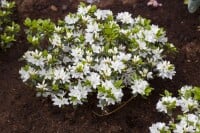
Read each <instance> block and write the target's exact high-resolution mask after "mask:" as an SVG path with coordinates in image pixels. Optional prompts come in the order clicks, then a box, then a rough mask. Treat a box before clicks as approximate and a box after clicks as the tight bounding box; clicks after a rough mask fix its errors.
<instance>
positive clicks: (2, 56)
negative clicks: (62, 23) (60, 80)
mask: <svg viewBox="0 0 200 133" xmlns="http://www.w3.org/2000/svg"><path fill="white" fill-rule="evenodd" d="M15 1H16V4H17V12H16V17H17V21H18V22H19V23H20V24H21V26H22V25H23V21H24V19H25V18H26V17H30V18H51V19H52V20H54V21H56V20H58V19H60V18H63V17H64V16H65V15H66V14H67V13H69V12H75V11H76V9H77V5H78V4H79V2H78V1H77V0H72V2H70V1H68V0H60V1H57V0H39V1H38V0H37V1H36V0H15ZM130 1H131V0H130ZM160 2H161V3H162V4H163V6H162V7H158V8H152V7H148V6H147V5H146V3H147V0H132V1H131V2H130V3H124V4H123V3H122V2H121V1H120V0H110V1H109V2H106V0H102V1H101V3H100V4H98V5H99V7H100V8H102V9H110V10H112V11H113V12H114V13H115V14H116V13H118V12H121V11H128V12H130V13H132V15H133V16H134V17H136V16H138V15H141V16H142V17H145V18H149V19H151V20H152V23H153V24H157V25H159V26H160V27H164V28H165V30H166V31H167V37H168V39H169V42H171V43H173V44H174V45H175V46H176V48H177V50H178V53H177V54H175V55H169V56H168V59H169V60H170V61H171V62H172V63H173V64H175V67H176V76H175V77H174V78H173V81H169V80H164V81H163V80H161V79H155V80H152V81H151V86H153V87H154V88H155V90H154V91H153V93H152V94H151V95H150V96H149V97H148V99H143V98H141V97H137V98H136V99H134V100H133V101H131V102H130V103H128V104H127V105H126V106H125V107H124V108H122V109H121V110H119V111H118V112H116V113H114V114H112V115H110V116H105V117H98V116H96V115H95V114H94V113H93V111H97V112H99V111H100V110H98V109H97V107H96V103H95V101H94V102H93V103H87V104H86V105H84V106H80V107H78V108H77V109H73V108H72V107H71V106H66V107H64V108H62V109H60V108H58V107H55V106H53V105H52V104H51V102H50V100H49V99H44V98H37V97H35V95H36V93H35V91H34V89H33V88H30V87H28V86H26V85H24V83H22V81H21V79H20V78H19V77H20V76H19V74H18V71H19V69H20V68H21V66H22V65H23V62H19V58H20V57H22V55H23V53H24V52H25V51H26V50H27V49H28V48H29V46H30V44H28V43H27V41H26V37H25V36H23V35H21V36H20V39H19V41H18V42H16V43H15V45H14V46H12V47H11V48H10V49H8V50H7V51H6V52H2V51H0V85H1V86H0V89H1V91H0V104H1V106H0V131H1V132H2V133H18V132H19V133H23V132H24V133H26V132H31V133H45V132H47V133H54V132H58V133H64V132H65V133H66V132H67V133H68V132H69V133H70V132H72V133H76V132H77V133H78V132H81V133H85V132H87V133H90V132H91V133H93V132H106V133H107V132H108V133H111V132H116V133H121V132H125V133H130V132H134V133H137V132H138V133H144V132H145V133H146V132H148V127H149V126H151V124H152V123H153V122H157V121H166V120H167V117H166V116H165V115H163V114H161V113H158V112H157V111H156V108H155V105H156V102H157V101H158V99H159V97H160V94H161V93H163V90H164V89H168V90H170V91H171V92H173V93H174V94H177V90H176V88H180V87H181V86H182V85H185V84H188V85H197V86H200V31H197V26H199V25H200V11H198V12H196V13H195V14H189V13H188V11H187V6H186V5H184V4H183V1H181V0H179V1H178V0H173V1H165V0H160ZM22 27H23V26H22ZM22 31H23V28H22ZM22 34H24V33H23V32H22ZM127 99H128V98H124V101H125V100H127Z"/></svg>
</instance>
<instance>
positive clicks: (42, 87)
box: [36, 80, 48, 91]
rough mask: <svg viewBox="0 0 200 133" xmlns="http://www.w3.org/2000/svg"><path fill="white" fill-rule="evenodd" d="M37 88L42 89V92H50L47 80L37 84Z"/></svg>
mask: <svg viewBox="0 0 200 133" xmlns="http://www.w3.org/2000/svg"><path fill="white" fill-rule="evenodd" d="M36 88H38V89H40V90H44V91H45V90H48V88H47V84H46V83H45V80H44V81H42V83H37V85H36Z"/></svg>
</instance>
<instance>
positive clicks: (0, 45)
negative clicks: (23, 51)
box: [0, 0, 20, 50]
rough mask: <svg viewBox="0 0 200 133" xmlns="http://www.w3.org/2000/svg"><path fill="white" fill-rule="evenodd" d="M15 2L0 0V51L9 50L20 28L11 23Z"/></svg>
mask: <svg viewBox="0 0 200 133" xmlns="http://www.w3.org/2000/svg"><path fill="white" fill-rule="evenodd" d="M14 8H15V2H8V1H6V0H0V49H3V50H6V49H7V48H10V47H11V45H12V43H13V42H14V41H16V35H17V33H18V32H19V30H20V26H19V25H18V24H16V23H15V22H14V21H13V14H14Z"/></svg>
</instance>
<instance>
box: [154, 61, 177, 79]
mask: <svg viewBox="0 0 200 133" xmlns="http://www.w3.org/2000/svg"><path fill="white" fill-rule="evenodd" d="M156 69H157V70H158V72H159V74H158V76H159V77H162V78H163V79H164V78H169V79H172V77H173V76H174V75H175V73H176V72H175V71H174V69H175V68H174V66H173V65H172V64H170V62H169V61H162V62H159V63H158V64H157V66H156Z"/></svg>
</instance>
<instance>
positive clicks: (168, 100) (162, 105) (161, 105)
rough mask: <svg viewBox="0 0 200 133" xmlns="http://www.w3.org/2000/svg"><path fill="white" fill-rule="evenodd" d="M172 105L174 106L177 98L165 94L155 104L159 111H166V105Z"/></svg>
mask: <svg viewBox="0 0 200 133" xmlns="http://www.w3.org/2000/svg"><path fill="white" fill-rule="evenodd" d="M172 105H174V106H175V107H176V105H177V99H176V98H175V97H171V96H166V97H162V98H161V100H159V101H158V103H157V104H156V109H157V110H158V111H159V112H164V113H168V107H169V106H172ZM170 109H171V107H170Z"/></svg>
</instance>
